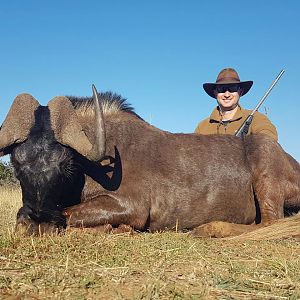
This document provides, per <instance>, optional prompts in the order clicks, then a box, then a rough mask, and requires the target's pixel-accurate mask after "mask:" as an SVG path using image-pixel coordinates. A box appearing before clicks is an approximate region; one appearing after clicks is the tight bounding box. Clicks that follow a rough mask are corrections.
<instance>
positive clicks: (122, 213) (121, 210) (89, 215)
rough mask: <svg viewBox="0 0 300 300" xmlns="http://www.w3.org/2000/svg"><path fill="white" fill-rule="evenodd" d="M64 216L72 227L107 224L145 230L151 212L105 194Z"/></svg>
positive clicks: (78, 206)
mask: <svg viewBox="0 0 300 300" xmlns="http://www.w3.org/2000/svg"><path fill="white" fill-rule="evenodd" d="M64 215H65V216H67V224H68V225H69V226H71V227H72V226H73V227H96V226H100V225H105V224H111V225H112V226H114V227H116V226H119V225H121V224H126V225H129V226H131V227H133V228H134V229H137V230H143V228H144V226H145V224H146V222H147V219H148V215H149V210H148V211H147V209H146V208H145V207H144V206H143V207H142V208H141V207H134V206H133V205H132V203H130V202H129V201H127V199H120V198H118V197H117V196H115V195H109V194H105V195H101V196H98V197H97V198H96V199H92V200H89V201H86V202H82V203H80V204H78V205H75V206H72V207H69V208H67V209H65V211H64Z"/></svg>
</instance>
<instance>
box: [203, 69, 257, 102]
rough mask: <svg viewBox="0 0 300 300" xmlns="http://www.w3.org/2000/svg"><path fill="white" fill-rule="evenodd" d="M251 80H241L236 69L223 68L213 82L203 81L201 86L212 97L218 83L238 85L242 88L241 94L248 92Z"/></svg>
mask: <svg viewBox="0 0 300 300" xmlns="http://www.w3.org/2000/svg"><path fill="white" fill-rule="evenodd" d="M252 84H253V81H241V80H240V77H239V75H238V73H237V71H236V70H234V69H232V68H226V69H223V70H222V71H221V72H220V73H219V75H218V77H217V80H216V82H214V83H204V84H203V88H204V90H205V92H206V93H207V94H208V95H209V96H211V97H212V98H216V96H215V92H214V91H215V89H216V88H217V86H220V85H238V86H239V87H240V88H241V89H242V90H243V92H242V95H245V94H247V93H248V92H249V90H250V88H251V86H252Z"/></svg>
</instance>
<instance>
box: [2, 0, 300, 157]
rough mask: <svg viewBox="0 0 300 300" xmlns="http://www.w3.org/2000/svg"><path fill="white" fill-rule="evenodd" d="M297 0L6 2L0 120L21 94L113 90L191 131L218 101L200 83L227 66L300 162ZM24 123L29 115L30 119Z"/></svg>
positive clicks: (163, 123) (171, 127)
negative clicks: (248, 83)
mask: <svg viewBox="0 0 300 300" xmlns="http://www.w3.org/2000/svg"><path fill="white" fill-rule="evenodd" d="M299 13H300V1H297V0H287V1H278V0H272V1H271V0H252V1H241V0H240V1H236V0H233V1H221V0H219V1H216V0H210V1H200V0H199V1H198V0H186V1H176V0H172V1H171V0H151V1H146V0H110V1H101V0H99V1H89V0H85V1H78V0H72V1H66V0H60V1H55V0H52V1H30V0H27V1H21V0H19V1H16V0H10V1H2V2H1V4H0V36H1V44H0V45H1V47H0V51H1V55H0V87H1V89H0V104H1V110H0V122H1V123H2V122H3V120H4V118H5V115H6V113H7V112H8V110H9V107H10V105H11V103H12V101H13V99H14V98H15V96H16V95H17V94H19V93H22V92H27V93H30V94H32V95H33V96H34V97H35V98H36V99H38V100H39V101H40V103H41V104H43V105H46V104H47V103H48V101H49V100H51V99H52V98H53V97H55V96H57V95H78V96H87V95H91V93H92V92H91V84H92V83H94V84H95V85H96V86H97V89H98V90H99V91H108V90H111V91H114V92H117V93H119V94H121V95H122V96H123V97H125V98H127V99H128V101H129V102H130V103H131V104H132V105H133V106H134V107H135V110H136V112H137V113H138V114H139V115H141V117H143V118H144V119H145V120H146V121H148V122H151V123H152V124H153V125H155V126H157V127H159V128H161V129H163V130H168V131H171V132H193V131H194V129H195V127H196V125H197V123H198V122H199V121H200V120H201V119H203V118H205V117H207V116H208V115H209V114H210V112H211V111H212V109H213V108H214V107H215V105H216V103H215V101H214V99H212V98H210V97H209V96H208V95H206V94H205V92H204V90H203V88H202V84H203V83H204V82H214V81H215V79H216V76H217V74H218V73H219V71H220V70H221V69H223V68H225V67H233V68H235V69H236V70H237V71H238V72H239V75H240V78H241V80H253V81H254V85H253V87H252V89H251V91H250V92H249V93H248V94H247V95H246V96H244V97H243V98H242V99H241V105H242V106H244V107H245V108H249V109H252V108H254V107H255V105H256V103H257V102H258V101H259V99H260V98H261V97H262V96H263V94H264V93H265V91H266V90H267V88H268V87H269V86H270V84H271V82H272V81H273V80H274V78H275V77H276V76H277V74H278V73H279V72H280V70H281V69H285V71H286V72H285V74H284V75H283V77H282V79H281V80H280V81H279V83H278V84H277V85H276V87H275V88H274V90H273V91H272V92H271V94H270V95H269V97H268V98H267V100H266V102H265V103H264V104H263V106H262V107H261V109H260V111H261V112H263V113H264V112H267V114H268V117H269V118H270V119H271V120H272V122H273V123H274V124H275V125H276V127H277V129H278V133H279V142H280V144H281V145H282V146H283V148H284V149H285V150H286V151H287V152H289V153H290V154H292V155H293V156H294V157H295V158H296V159H297V160H298V161H300V141H299V138H298V137H299V129H300V126H299V123H298V111H299V101H300V97H299V96H298V92H297V89H296V88H297V86H299V85H300V81H299V80H300V77H299V73H300V63H299V53H300V25H299V24H300V23H299ZM24 117H26V116H24Z"/></svg>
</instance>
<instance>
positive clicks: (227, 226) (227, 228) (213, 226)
mask: <svg viewBox="0 0 300 300" xmlns="http://www.w3.org/2000/svg"><path fill="white" fill-rule="evenodd" d="M253 229H254V228H253V225H243V224H234V223H227V222H222V221H216V222H211V223H207V224H203V225H201V226H199V227H196V228H195V229H193V230H192V231H191V232H190V236H193V237H202V238H208V237H211V238H224V237H229V236H237V235H240V234H242V233H245V232H248V231H252V230H253Z"/></svg>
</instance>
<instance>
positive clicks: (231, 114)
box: [195, 68, 278, 140]
mask: <svg viewBox="0 0 300 300" xmlns="http://www.w3.org/2000/svg"><path fill="white" fill-rule="evenodd" d="M252 84H253V81H240V78H239V75H238V73H237V72H236V71H235V70H234V69H232V68H226V69H224V70H222V71H221V72H220V73H219V75H218V77H217V80H216V82H215V83H204V84H203V88H204V90H205V92H206V93H207V94H208V95H209V96H211V97H212V98H215V99H217V102H218V106H217V107H216V108H215V109H214V110H213V112H212V114H211V115H210V117H209V118H207V119H205V120H203V121H201V122H200V123H199V124H198V126H197V128H196V130H195V133H197V134H231V135H234V134H235V133H236V131H237V130H238V129H239V128H240V126H241V125H242V123H243V122H244V121H245V119H246V118H247V117H248V116H249V115H250V113H251V112H252V111H251V110H247V109H243V108H242V107H241V106H240V104H239V100H240V97H242V96H244V95H245V94H247V93H248V91H249V90H250V88H251V86H252ZM252 133H259V134H266V135H268V136H270V137H272V138H273V139H275V140H278V135H277V131H276V128H275V126H274V125H273V124H272V123H271V121H270V120H269V119H268V118H267V117H266V116H265V115H263V114H261V113H259V112H256V113H255V114H254V117H253V121H252V123H251V125H250V128H249V131H248V134H252Z"/></svg>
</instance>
